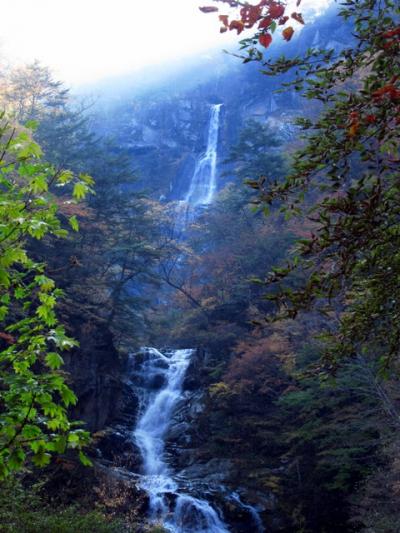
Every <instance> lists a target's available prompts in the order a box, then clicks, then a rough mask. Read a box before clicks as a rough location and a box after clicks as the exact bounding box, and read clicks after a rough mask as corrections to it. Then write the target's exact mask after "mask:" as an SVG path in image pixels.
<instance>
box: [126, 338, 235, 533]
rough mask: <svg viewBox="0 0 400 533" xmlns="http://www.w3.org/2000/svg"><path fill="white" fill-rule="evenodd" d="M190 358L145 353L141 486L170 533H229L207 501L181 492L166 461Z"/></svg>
mask: <svg viewBox="0 0 400 533" xmlns="http://www.w3.org/2000/svg"><path fill="white" fill-rule="evenodd" d="M192 354H193V350H173V351H171V352H170V353H169V354H167V355H164V354H162V353H161V352H159V351H158V350H156V349H155V348H147V349H146V357H147V360H146V361H145V362H144V364H143V365H142V373H141V374H142V378H143V379H144V381H145V385H144V387H143V396H142V414H141V416H140V417H139V420H138V422H137V426H136V429H135V431H134V438H135V441H136V444H137V446H138V448H139V450H140V453H141V455H142V458H143V473H144V475H143V476H142V482H141V486H142V488H143V489H144V490H146V492H147V493H148V495H149V510H150V519H151V520H152V521H153V522H161V523H162V524H163V525H164V527H165V528H166V529H167V530H168V531H170V532H171V533H228V529H227V528H226V527H225V525H224V523H223V522H222V520H221V518H220V517H219V515H218V513H217V512H216V511H215V509H213V508H212V507H211V505H210V504H209V503H208V502H207V501H205V500H200V499H198V498H193V497H192V496H189V495H188V494H183V493H180V492H179V487H178V484H177V483H176V481H175V480H174V478H173V473H172V472H171V470H170V468H169V467H168V464H167V463H166V461H165V457H164V451H165V440H164V439H165V435H166V433H167V431H168V428H169V426H170V424H171V418H172V416H173V413H174V410H175V408H176V407H177V405H178V404H179V402H180V401H181V400H182V395H183V393H182V385H183V381H184V378H185V373H186V370H187V368H188V366H189V363H190V357H191V355H192ZM160 383H161V385H159V387H158V388H157V387H156V388H155V384H160Z"/></svg>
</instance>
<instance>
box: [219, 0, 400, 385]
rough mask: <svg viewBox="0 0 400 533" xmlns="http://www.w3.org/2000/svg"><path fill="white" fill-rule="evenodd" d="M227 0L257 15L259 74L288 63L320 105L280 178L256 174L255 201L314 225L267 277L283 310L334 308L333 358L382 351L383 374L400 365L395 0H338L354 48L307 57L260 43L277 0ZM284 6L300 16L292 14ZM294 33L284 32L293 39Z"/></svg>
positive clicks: (399, 83)
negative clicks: (269, 52)
mask: <svg viewBox="0 0 400 533" xmlns="http://www.w3.org/2000/svg"><path fill="white" fill-rule="evenodd" d="M222 1H223V2H224V1H225V0H222ZM228 4H229V5H230V6H231V7H233V8H234V9H237V10H240V17H241V18H240V21H241V23H242V24H243V26H246V25H247V27H253V26H254V24H255V23H256V22H258V27H259V30H258V31H257V33H256V34H255V35H254V37H252V38H250V39H246V40H244V41H243V42H242V46H243V49H244V50H246V51H247V54H246V55H245V56H243V57H244V60H245V61H251V60H258V61H261V63H262V66H263V72H264V73H265V74H267V75H277V74H282V73H291V78H290V79H289V81H287V82H286V83H285V85H288V86H290V87H294V88H295V89H296V90H298V91H299V92H301V93H302V95H303V96H304V97H305V98H308V99H316V100H317V101H319V102H322V104H323V106H324V107H323V111H322V113H321V115H320V116H319V117H318V118H317V119H316V120H310V119H307V118H303V119H300V120H299V121H298V124H299V125H300V126H301V127H302V128H303V130H304V131H305V139H304V146H303V147H302V148H301V149H300V151H298V152H297V154H296V155H295V157H294V160H293V163H292V167H291V170H290V172H289V173H288V175H287V176H286V178H285V179H284V180H283V182H282V181H278V180H275V181H274V182H272V183H271V182H266V181H265V180H259V183H258V185H257V188H258V190H259V202H260V204H263V205H271V204H272V205H276V204H279V205H280V206H281V207H280V208H281V210H282V211H283V212H284V213H285V214H286V216H288V217H297V219H298V221H299V223H300V224H301V223H304V221H306V220H308V221H311V222H312V223H313V224H314V229H313V231H312V232H311V233H310V235H309V236H308V238H304V239H301V240H299V242H298V244H297V247H296V253H295V254H294V255H293V257H292V258H290V259H288V263H287V266H286V267H285V268H279V269H278V268H277V269H274V270H273V272H272V273H271V275H269V276H268V277H267V279H266V283H267V286H268V287H269V288H270V289H272V291H271V292H270V293H269V297H270V299H271V300H273V301H274V302H275V303H276V304H277V307H278V311H279V312H278V316H281V317H290V318H295V317H296V316H297V314H298V313H299V312H300V311H303V310H307V309H317V310H319V311H321V312H323V313H325V314H328V316H330V318H331V320H330V323H329V326H328V327H327V328H326V332H325V340H326V348H327V350H326V356H327V360H328V365H329V366H330V367H331V368H332V367H333V368H334V367H335V366H336V365H337V364H338V362H339V361H340V360H341V359H342V358H346V357H354V356H356V355H357V354H364V355H370V356H371V357H374V358H376V359H377V360H379V367H380V372H381V373H382V374H386V373H387V371H388V369H389V368H397V366H398V346H399V340H400V321H399V319H398V318H399V314H400V291H399V284H398V279H399V275H400V261H399V258H400V256H399V254H398V249H399V244H400V241H399V239H400V219H399V213H400V211H399V207H400V206H399V192H400V191H399V153H398V150H399V148H398V147H399V127H400V120H399V111H400V54H399V51H400V27H399V25H398V20H399V14H400V10H399V7H398V6H397V5H396V3H395V2H392V1H391V0H384V1H383V2H378V1H377V0H346V1H345V2H344V3H343V4H342V6H343V7H342V9H341V10H340V11H339V14H338V16H339V17H341V18H342V19H343V21H344V22H342V23H343V24H346V22H347V21H351V22H352V23H353V26H354V30H353V34H354V37H355V41H354V42H353V44H352V45H351V46H350V47H348V48H346V49H344V50H342V51H341V52H335V51H334V50H325V49H320V48H319V47H318V46H316V47H312V48H310V49H309V50H307V52H306V53H305V55H303V56H300V55H293V56H292V57H289V58H287V57H282V56H281V57H279V58H278V59H272V58H271V59H267V60H264V58H263V54H262V53H261V51H260V49H259V48H258V45H257V43H261V45H263V44H264V46H265V43H264V42H263V38H262V36H264V35H266V34H268V35H269V34H270V32H272V31H274V30H275V28H276V26H277V25H276V22H277V21H278V24H279V23H280V22H281V21H283V19H281V18H278V17H277V16H276V15H277V14H278V12H279V16H280V17H284V19H286V15H284V14H283V11H284V10H285V4H284V3H276V2H274V1H270V0H266V1H262V2H260V4H259V5H258V6H257V7H256V8H254V9H255V11H254V10H253V8H250V6H249V5H244V4H243V3H241V2H235V1H229V2H228ZM250 12H251V13H253V15H251V17H250V19H249V20H248V21H247V22H246V20H247V19H246V17H247V15H246V14H248V13H250ZM281 12H282V13H281ZM249 16H250V15H249ZM291 17H292V18H294V19H295V20H298V21H299V22H300V23H301V22H302V20H299V16H298V14H296V13H294V14H292V15H291ZM220 18H221V17H220ZM224 21H225V19H224ZM285 22H286V20H285ZM231 26H234V25H232V23H231V24H230V25H229V28H230V29H234V27H232V28H231ZM285 32H286V33H285ZM292 33H293V32H292V31H287V30H284V31H283V33H282V36H283V38H284V39H286V40H289V39H290V38H291V35H292ZM293 71H294V73H293ZM296 272H300V273H301V275H302V279H303V281H302V282H300V283H298V284H297V286H296V287H295V288H293V286H288V285H287V284H286V283H285V282H286V281H288V280H290V278H291V277H292V276H293V274H294V273H296ZM298 279H299V278H298Z"/></svg>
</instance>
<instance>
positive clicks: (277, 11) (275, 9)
mask: <svg viewBox="0 0 400 533" xmlns="http://www.w3.org/2000/svg"><path fill="white" fill-rule="evenodd" d="M284 12H285V8H284V6H283V5H281V4H275V3H273V4H271V5H270V8H269V16H270V17H272V18H273V19H278V18H280V17H281V16H282V15H283V14H284Z"/></svg>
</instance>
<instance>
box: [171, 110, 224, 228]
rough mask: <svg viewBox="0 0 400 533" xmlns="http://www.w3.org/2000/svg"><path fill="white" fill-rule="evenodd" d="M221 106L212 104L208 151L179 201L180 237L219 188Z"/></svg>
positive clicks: (203, 155)
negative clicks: (197, 211)
mask: <svg viewBox="0 0 400 533" xmlns="http://www.w3.org/2000/svg"><path fill="white" fill-rule="evenodd" d="M221 107H222V104H214V105H212V106H211V114H210V122H209V125H208V137H207V148H206V151H205V152H204V154H202V155H201V156H200V157H199V159H198V160H197V162H196V166H195V168H194V172H193V175H192V178H191V180H190V184H189V190H188V192H187V193H186V196H185V198H184V199H183V200H180V201H179V202H178V208H177V212H176V224H175V232H176V234H177V235H178V238H180V237H182V236H183V235H184V233H185V230H186V227H187V224H188V222H190V221H192V220H193V218H194V216H195V214H196V210H197V209H198V208H200V207H204V206H207V205H210V204H211V203H212V201H213V199H214V195H215V192H216V190H217V152H218V136H219V121H220V115H221Z"/></svg>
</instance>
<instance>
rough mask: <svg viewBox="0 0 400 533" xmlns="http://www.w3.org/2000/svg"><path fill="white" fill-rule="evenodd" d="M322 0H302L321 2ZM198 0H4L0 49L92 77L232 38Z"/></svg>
mask: <svg viewBox="0 0 400 533" xmlns="http://www.w3.org/2000/svg"><path fill="white" fill-rule="evenodd" d="M327 2H328V0H308V2H307V3H309V4H312V5H320V4H325V3H327ZM210 3H211V2H210V1H207V0H205V1H204V2H202V1H201V0H200V1H199V0H3V1H2V6H1V18H2V24H1V29H0V52H1V54H2V55H3V56H5V57H6V58H9V59H11V60H12V61H17V62H27V61H32V60H34V59H39V60H40V61H41V62H42V63H43V64H45V65H48V66H50V67H51V68H52V69H53V71H54V73H55V75H56V76H57V77H59V78H60V79H62V80H64V81H66V82H67V84H81V83H87V82H94V81H97V80H99V79H101V78H105V77H109V76H113V75H118V74H123V73H127V72H130V71H133V70H136V69H139V68H140V67H142V66H144V65H149V64H157V63H161V62H164V63H165V62H167V61H171V60H173V59H174V58H182V57H185V56H187V55H195V54H198V53H201V52H203V51H206V50H207V49H210V48H212V47H215V46H219V47H220V48H223V47H225V46H227V45H229V43H230V42H234V41H235V34H234V32H232V33H228V34H225V35H220V34H219V23H218V20H217V17H216V16H215V14H209V15H204V14H202V13H200V11H199V9H198V7H199V5H210Z"/></svg>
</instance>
